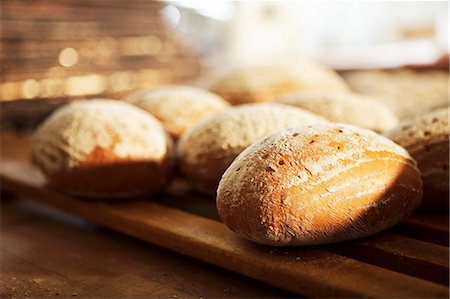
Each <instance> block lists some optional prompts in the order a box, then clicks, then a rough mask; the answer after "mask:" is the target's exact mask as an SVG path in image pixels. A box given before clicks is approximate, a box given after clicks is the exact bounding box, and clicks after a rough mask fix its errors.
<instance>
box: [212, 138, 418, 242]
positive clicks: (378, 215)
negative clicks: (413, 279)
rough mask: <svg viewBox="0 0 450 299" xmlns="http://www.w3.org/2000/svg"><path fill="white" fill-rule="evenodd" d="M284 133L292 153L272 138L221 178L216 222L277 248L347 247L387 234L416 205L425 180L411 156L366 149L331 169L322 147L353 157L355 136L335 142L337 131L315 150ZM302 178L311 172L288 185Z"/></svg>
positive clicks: (253, 147) (303, 141)
mask: <svg viewBox="0 0 450 299" xmlns="http://www.w3.org/2000/svg"><path fill="white" fill-rule="evenodd" d="M285 132H294V133H293V135H292V138H291V140H290V141H287V144H284V145H285V146H286V147H287V148H288V150H282V149H281V148H279V147H278V145H277V144H276V142H277V135H278V136H280V135H281V134H282V133H279V134H276V135H273V136H272V137H269V138H267V139H266V140H263V141H261V142H259V143H258V145H253V146H252V147H251V148H248V149H247V150H246V151H245V152H244V153H243V154H241V155H240V156H239V157H238V159H237V160H235V162H233V164H232V165H231V166H230V167H229V168H228V170H227V171H226V172H225V174H224V175H223V177H222V181H221V182H220V184H219V189H218V193H217V208H218V211H219V215H220V217H221V218H222V220H223V221H224V223H225V224H226V225H227V226H229V227H230V229H231V230H233V231H234V232H236V233H237V234H238V235H239V236H241V237H244V238H246V239H249V240H252V241H254V242H257V243H261V244H267V245H275V246H283V245H309V244H321V243H330V242H337V241H343V240H348V239H353V238H358V237H363V236H367V235H370V234H373V233H376V232H378V231H381V230H383V229H386V228H388V227H390V226H392V225H394V224H396V223H398V222H400V221H401V220H402V219H403V218H404V217H405V216H407V215H410V214H411V213H412V212H413V211H414V210H415V209H416V208H417V206H418V205H419V203H420V199H421V196H422V180H421V176H420V172H419V171H418V169H417V167H416V166H415V163H414V161H413V160H412V159H410V158H409V157H407V156H402V155H399V154H397V153H394V152H392V151H391V150H389V148H388V147H386V150H384V151H382V150H380V151H373V150H364V149H363V150H362V151H359V152H358V151H356V152H355V154H350V155H349V156H347V158H344V159H341V160H338V161H336V162H333V163H331V164H329V165H327V163H328V162H327V159H328V158H330V157H329V155H330V152H328V154H327V151H326V150H321V148H322V149H323V147H324V146H325V145H326V144H327V145H328V146H330V147H336V148H337V149H338V147H339V148H340V149H341V150H342V151H350V149H351V148H354V147H355V146H356V144H358V142H357V141H356V140H357V139H358V136H356V135H354V136H353V137H350V138H349V142H333V140H334V138H333V134H334V133H333V132H331V131H329V132H325V133H324V132H321V135H320V138H321V139H325V140H326V142H325V143H323V142H322V143H320V142H317V143H318V144H317V145H316V146H315V145H314V144H310V140H309V139H308V138H306V139H305V138H302V137H301V135H300V134H301V131H300V130H298V131H293V130H288V131H285ZM299 135H300V137H297V136H299ZM284 136H286V135H284ZM372 137H374V136H372ZM374 138H376V137H374ZM379 138H382V137H379ZM294 139H298V140H297V141H293V140H294ZM352 139H354V140H355V142H353V140H352ZM319 143H320V144H319ZM380 147H381V148H382V147H383V144H382V143H381V142H380ZM277 148H278V149H277ZM338 150H339V149H338ZM305 156H309V157H310V158H312V159H313V160H314V161H316V163H318V164H323V165H325V166H326V167H325V168H326V171H324V172H320V173H318V174H317V173H316V174H314V175H313V173H311V172H310V171H309V170H308V169H305V168H304V165H303V163H302V157H305ZM255 165H258V166H257V167H256V166H255ZM304 171H306V172H309V173H308V174H307V175H306V176H307V180H304V181H303V182H301V183H297V184H293V185H292V186H290V187H289V185H286V182H288V181H290V180H291V179H293V178H295V176H298V175H299V174H300V173H301V172H304ZM327 176H328V177H327ZM236 184H238V185H240V187H236ZM346 184H347V185H346ZM341 187H342V188H341Z"/></svg>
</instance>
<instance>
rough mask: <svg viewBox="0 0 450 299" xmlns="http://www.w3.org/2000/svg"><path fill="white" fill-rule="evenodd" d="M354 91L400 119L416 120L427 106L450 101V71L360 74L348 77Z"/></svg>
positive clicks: (405, 70) (374, 71)
mask: <svg viewBox="0 0 450 299" xmlns="http://www.w3.org/2000/svg"><path fill="white" fill-rule="evenodd" d="M344 79H345V80H346V82H347V84H348V85H349V86H350V88H351V89H352V90H353V91H355V92H358V93H362V94H367V95H370V96H373V97H374V98H375V99H376V100H379V101H381V102H383V103H384V104H386V105H387V106H388V107H389V108H391V110H392V111H394V113H395V114H396V115H397V116H398V118H399V119H406V118H410V117H414V116H415V115H417V113H420V112H421V111H422V110H423V109H424V107H425V106H427V105H431V104H432V103H433V102H436V101H440V100H441V99H447V98H448V90H449V87H450V85H449V84H450V81H449V74H448V70H422V71H414V70H410V69H398V70H360V71H351V72H348V73H345V74H344Z"/></svg>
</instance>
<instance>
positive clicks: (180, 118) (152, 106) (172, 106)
mask: <svg viewBox="0 0 450 299" xmlns="http://www.w3.org/2000/svg"><path fill="white" fill-rule="evenodd" d="M126 100H127V101H129V102H130V103H132V104H134V105H136V106H138V107H140V108H142V109H144V110H145V111H147V112H149V113H150V114H152V115H153V116H154V117H156V118H157V119H158V120H159V121H161V122H162V124H163V126H164V128H165V129H166V130H167V132H169V133H170V134H171V135H172V137H173V138H175V139H177V138H179V137H180V136H181V134H183V132H184V131H186V129H189V128H190V127H192V126H193V125H195V124H196V123H197V122H198V121H200V120H201V119H203V118H205V117H207V116H210V115H212V114H215V113H217V112H220V111H222V110H225V109H226V108H228V107H229V106H230V104H228V102H227V101H225V100H224V99H222V98H221V97H219V96H218V95H216V94H213V93H211V92H209V91H207V90H204V89H201V88H197V87H191V86H186V85H166V86H160V87H156V88H152V89H148V90H142V91H138V92H136V93H134V94H131V95H130V96H128V97H127V98H126Z"/></svg>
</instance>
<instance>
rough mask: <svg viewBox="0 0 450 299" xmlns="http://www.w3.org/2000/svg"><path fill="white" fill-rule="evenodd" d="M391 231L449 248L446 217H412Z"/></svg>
mask: <svg viewBox="0 0 450 299" xmlns="http://www.w3.org/2000/svg"><path fill="white" fill-rule="evenodd" d="M392 231H394V232H395V233H397V234H401V235H404V236H408V237H410V238H414V239H419V240H423V241H426V242H431V243H434V244H438V245H442V246H447V247H448V246H449V224H448V215H445V216H444V215H414V216H412V217H410V218H408V219H406V220H405V221H404V222H403V223H400V224H399V225H397V226H396V227H394V228H393V229H392Z"/></svg>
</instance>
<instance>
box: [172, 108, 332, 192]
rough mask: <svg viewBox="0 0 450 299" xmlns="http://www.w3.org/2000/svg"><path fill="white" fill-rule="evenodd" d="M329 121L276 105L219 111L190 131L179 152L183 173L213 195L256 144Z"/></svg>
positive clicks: (306, 112)
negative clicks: (277, 134) (236, 160)
mask: <svg viewBox="0 0 450 299" xmlns="http://www.w3.org/2000/svg"><path fill="white" fill-rule="evenodd" d="M320 122H326V120H325V119H323V118H320V117H319V116H316V115H314V114H312V113H310V112H308V111H304V110H302V109H299V108H295V107H291V106H287V105H282V104H276V103H266V104H248V105H242V106H238V107H233V108H230V109H228V110H225V111H224V112H221V113H219V114H216V115H214V116H212V117H210V118H207V119H205V120H204V121H202V122H200V123H198V124H197V125H196V126H194V127H193V128H191V129H190V130H188V131H187V132H186V133H185V134H184V135H183V136H182V137H181V138H180V140H179V143H178V146H177V151H178V158H179V163H180V169H181V172H182V173H183V175H184V176H185V177H186V178H187V179H188V180H189V181H190V182H191V183H192V184H193V185H194V186H195V187H196V188H197V189H198V190H200V191H203V192H205V193H210V194H213V193H214V192H215V191H216V187H217V184H218V183H219V180H220V177H221V176H222V174H223V172H224V171H225V169H226V168H227V167H228V166H229V165H230V164H231V162H232V161H233V160H234V158H236V156H237V155H238V154H239V153H240V152H242V151H243V150H244V149H245V148H246V147H248V146H249V145H251V144H252V143H254V142H256V141H258V140H260V139H262V138H264V137H267V136H268V135H270V134H272V133H275V132H277V131H279V130H282V129H285V128H289V127H294V126H298V125H308V124H315V123H320Z"/></svg>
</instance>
